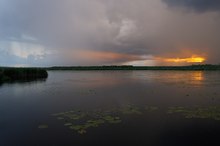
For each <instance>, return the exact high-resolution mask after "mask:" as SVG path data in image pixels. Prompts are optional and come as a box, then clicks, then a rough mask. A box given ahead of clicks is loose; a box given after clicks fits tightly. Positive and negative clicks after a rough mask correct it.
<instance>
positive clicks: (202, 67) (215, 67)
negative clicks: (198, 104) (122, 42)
mask: <svg viewBox="0 0 220 146" xmlns="http://www.w3.org/2000/svg"><path fill="white" fill-rule="evenodd" d="M47 69H48V70H85V71H86V70H181V71H184V70H202V71H203V70H220V65H209V64H206V65H191V66H130V65H125V66H68V67H62V66H55V67H50V68H47Z"/></svg>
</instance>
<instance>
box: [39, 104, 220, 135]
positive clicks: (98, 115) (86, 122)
mask: <svg viewBox="0 0 220 146" xmlns="http://www.w3.org/2000/svg"><path fill="white" fill-rule="evenodd" d="M158 111H159V112H161V108H159V107H157V106H144V107H137V106H135V105H132V104H128V105H122V106H120V107H117V108H116V107H115V108H112V109H108V110H101V109H99V110H91V111H81V110H70V111H67V112H60V113H56V114H52V116H54V117H55V118H57V119H60V122H62V123H63V125H64V127H68V128H69V129H70V130H73V131H74V132H77V133H79V134H85V133H87V131H88V129H90V128H97V127H99V126H102V125H105V126H107V125H108V124H112V125H114V124H120V123H122V122H123V120H124V117H128V116H133V115H136V116H137V117H136V116H135V117H136V118H138V117H141V116H146V114H149V113H154V114H156V113H158ZM165 111H166V112H167V113H168V114H170V115H171V116H174V115H180V116H183V117H184V118H186V119H211V120H217V121H220V106H207V107H202V106H192V107H168V108H167V109H165ZM162 112H164V111H162ZM42 127H43V126H42Z"/></svg>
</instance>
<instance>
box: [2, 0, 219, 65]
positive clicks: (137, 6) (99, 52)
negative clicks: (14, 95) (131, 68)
mask: <svg viewBox="0 0 220 146" xmlns="http://www.w3.org/2000/svg"><path fill="white" fill-rule="evenodd" d="M219 26H220V1H219V0H19V1H18V0H0V66H40V67H41V66H80V65H82V66H88V65H141V66H142V65H149V66H153V65H191V64H220V57H219V55H220V41H219V38H220V29H219Z"/></svg>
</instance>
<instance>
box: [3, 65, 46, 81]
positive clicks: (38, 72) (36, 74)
mask: <svg viewBox="0 0 220 146" xmlns="http://www.w3.org/2000/svg"><path fill="white" fill-rule="evenodd" d="M47 76H48V74H47V71H46V70H45V69H41V68H9V67H4V68H3V67H2V68H0V83H3V82H14V81H29V80H36V79H43V78H47Z"/></svg>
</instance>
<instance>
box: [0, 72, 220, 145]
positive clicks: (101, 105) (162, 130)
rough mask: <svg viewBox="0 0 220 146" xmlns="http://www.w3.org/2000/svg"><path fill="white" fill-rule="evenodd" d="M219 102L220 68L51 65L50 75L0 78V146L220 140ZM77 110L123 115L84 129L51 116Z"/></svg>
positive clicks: (189, 142) (205, 142)
mask: <svg viewBox="0 0 220 146" xmlns="http://www.w3.org/2000/svg"><path fill="white" fill-rule="evenodd" d="M219 106H220V72H218V71H209V72H201V71H49V77H48V79H47V80H45V81H36V82H29V83H14V84H3V85H0V113H1V117H0V146H31V145H36V146H41V145H43V146H46V145H54V146H56V145H58V146H59V145H61V146H64V145H66V146H68V145H72V146H73V145H76V146H90V145H96V146H106V145H111V146H119V145H120V146H123V145H133V146H146V145H149V146H154V145H155V146H156V145H161V146H164V145H169V146H172V145H174V146H176V145H178V146H180V145H184V146H185V145H204V144H205V145H213V144H214V143H217V145H219V144H220V141H219V135H220V121H219V119H218V118H220V108H219ZM124 107H129V108H131V109H132V110H133V109H135V110H136V112H133V113H132V112H131V113H127V114H126V111H123V110H122V109H123V108H124ZM149 107H153V108H152V110H149ZM173 108H174V109H175V108H176V111H174V110H173V112H171V113H170V109H173ZM183 108H184V109H183ZM187 108H190V109H191V108H193V109H195V110H196V109H200V110H198V111H194V113H193V116H192V115H189V113H192V112H189V111H186V109H187ZM210 108H211V109H210ZM178 109H179V111H177V110H178ZM203 109H205V110H203ZM74 110H75V111H78V112H81V113H87V114H88V113H90V114H91V113H93V114H94V113H97V111H99V112H106V111H107V112H108V115H111V116H115V117H116V116H117V117H118V118H120V121H121V122H119V123H117V124H108V123H107V122H105V123H104V124H100V125H98V126H95V127H90V128H88V129H86V133H84V134H79V133H78V132H77V131H76V130H72V129H70V128H69V127H70V126H69V127H68V126H64V124H65V123H67V122H68V123H70V122H71V121H64V119H63V120H62V119H61V120H57V117H56V116H53V114H56V113H63V112H67V111H72V112H75V111H74ZM184 110H185V111H184ZM218 111H219V112H218ZM187 114H188V117H187ZM88 115H89V114H88ZM61 118H62V117H61ZM90 118H94V117H92V116H90ZM87 120H88V119H87ZM78 124H83V120H79V121H78ZM40 125H46V127H45V128H39V126H40Z"/></svg>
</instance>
